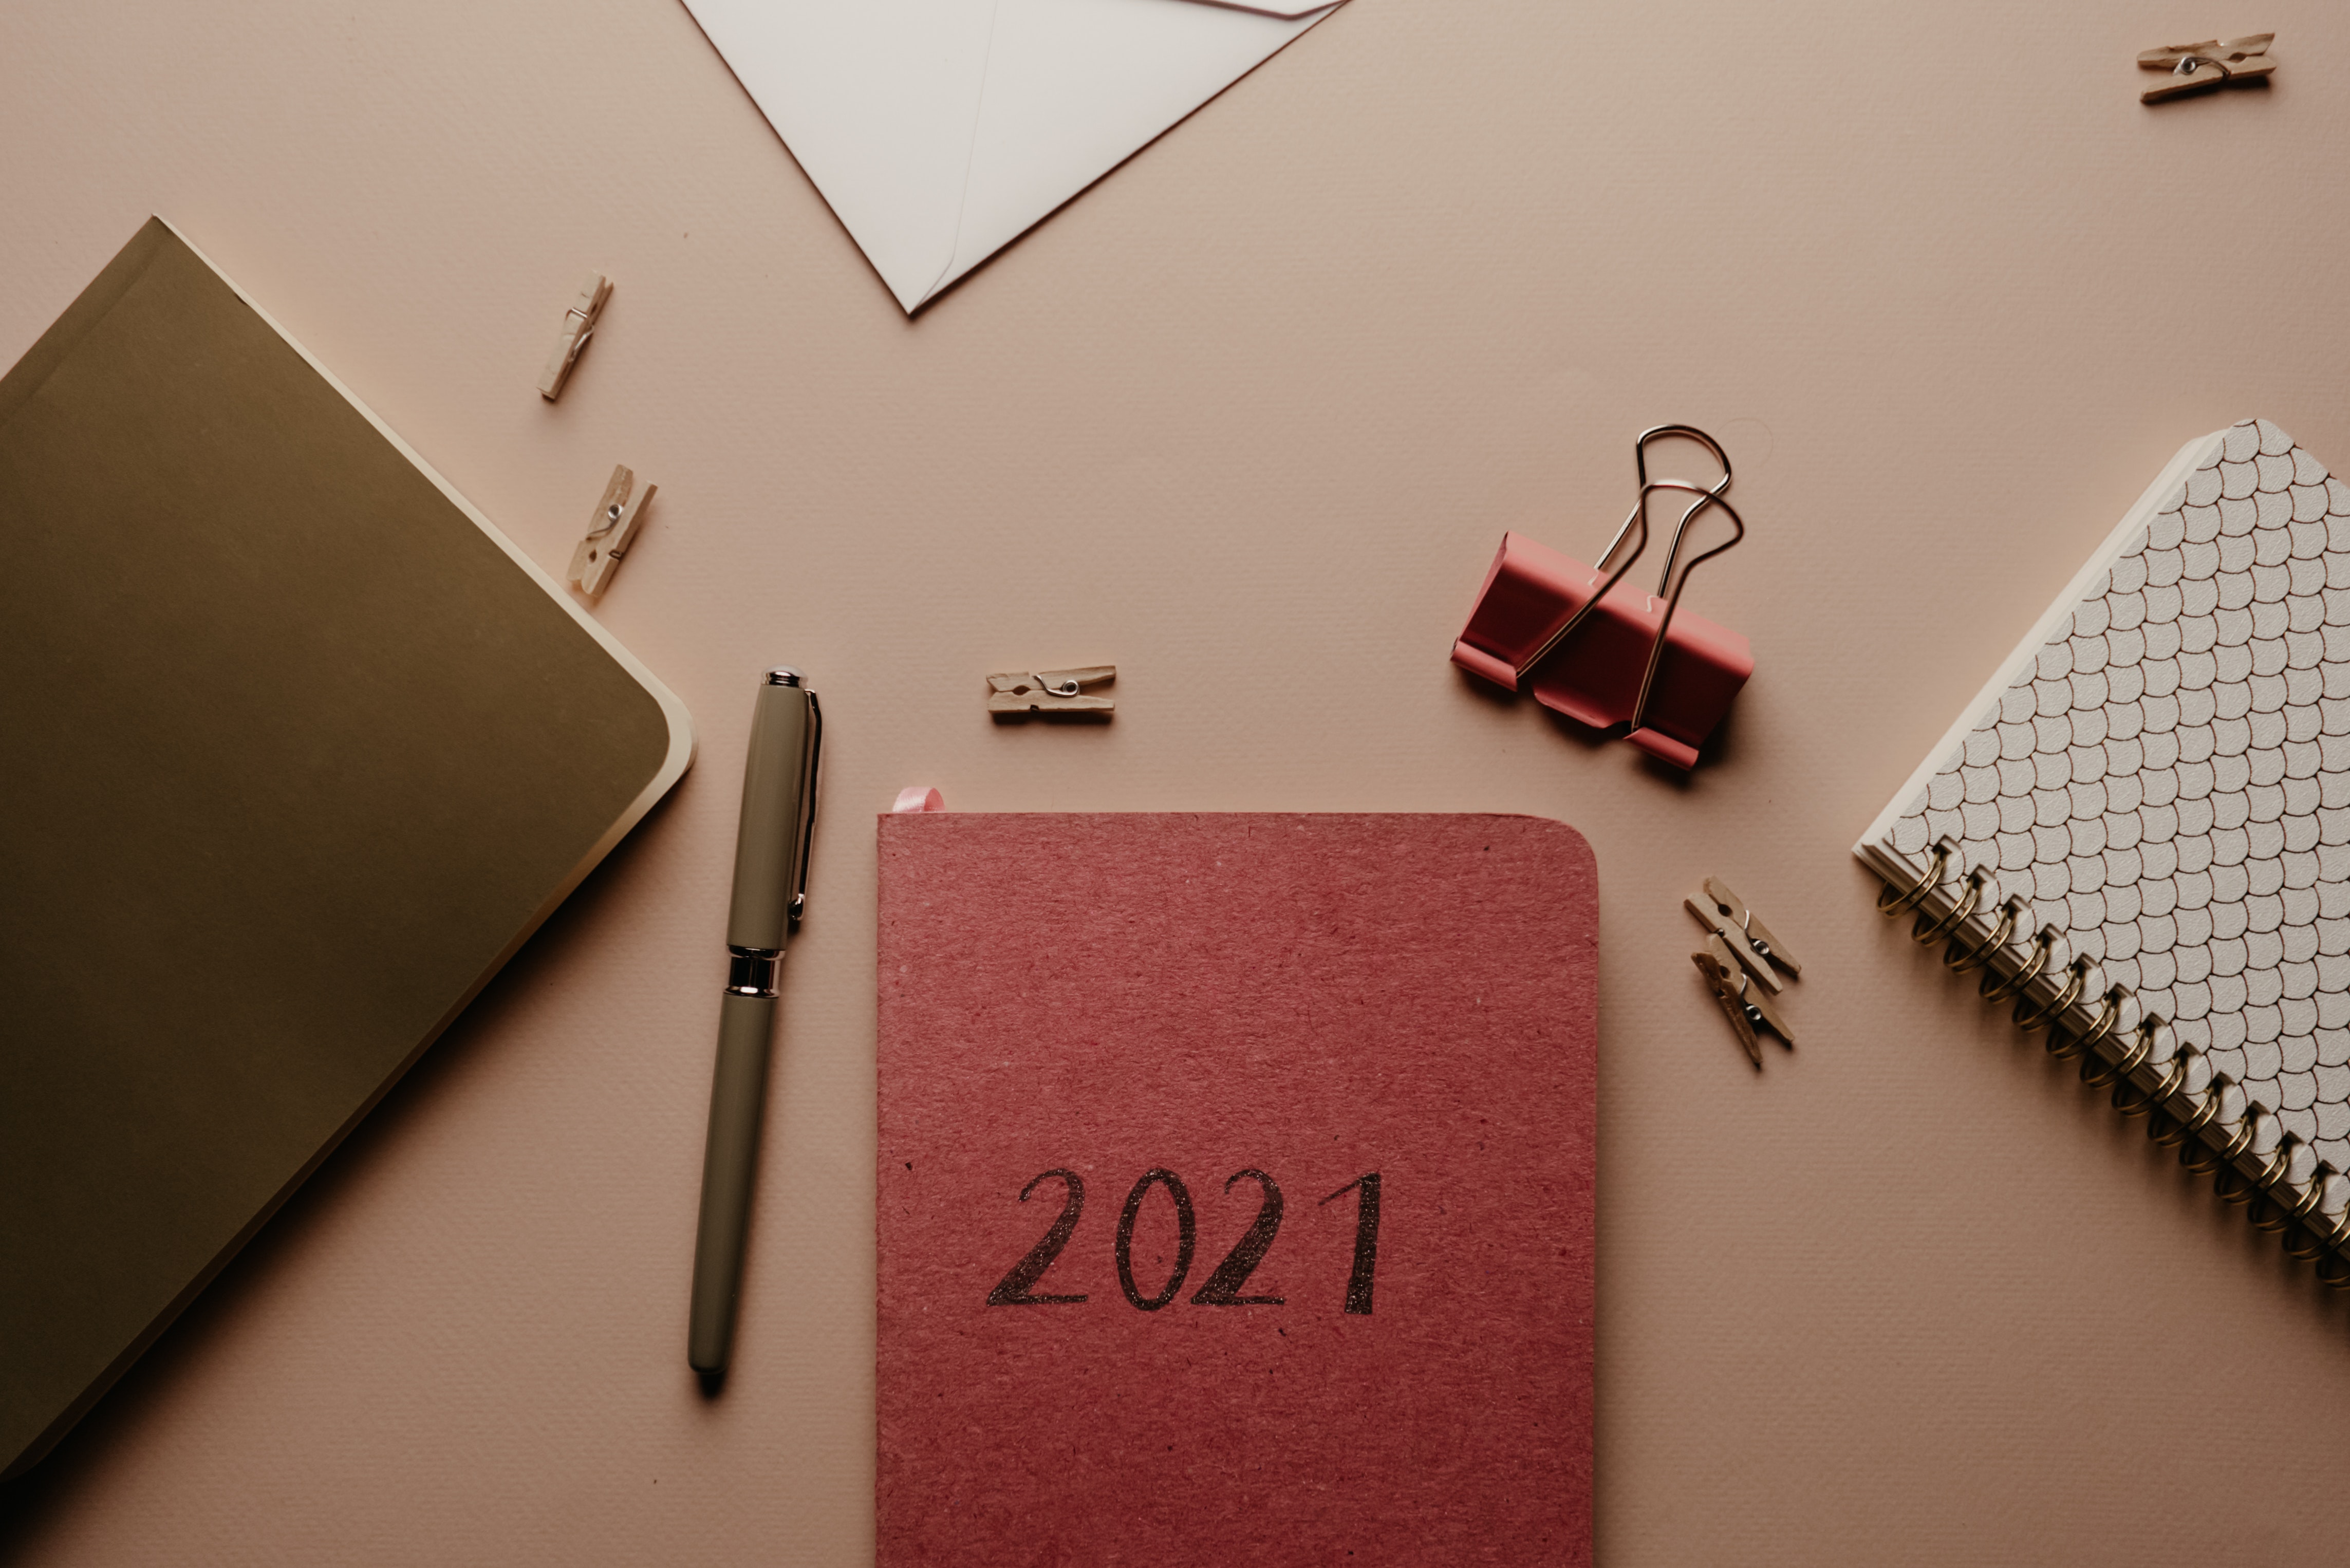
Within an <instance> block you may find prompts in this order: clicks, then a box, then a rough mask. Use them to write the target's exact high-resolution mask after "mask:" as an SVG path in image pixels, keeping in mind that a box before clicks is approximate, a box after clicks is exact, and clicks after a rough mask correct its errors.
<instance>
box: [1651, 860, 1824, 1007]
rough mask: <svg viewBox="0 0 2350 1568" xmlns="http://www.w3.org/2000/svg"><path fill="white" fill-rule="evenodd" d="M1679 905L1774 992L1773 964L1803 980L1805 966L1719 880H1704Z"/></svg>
mask: <svg viewBox="0 0 2350 1568" xmlns="http://www.w3.org/2000/svg"><path fill="white" fill-rule="evenodd" d="M1681 903H1682V905H1683V906H1684V907H1685V908H1687V909H1688V910H1689V912H1690V914H1692V915H1695V916H1696V917H1697V918H1698V923H1699V924H1700V925H1702V926H1703V927H1705V929H1707V930H1710V931H1711V932H1713V933H1714V934H1715V935H1717V936H1719V937H1721V939H1722V940H1724V941H1725V942H1726V943H1727V944H1728V945H1729V948H1730V950H1731V952H1733V953H1735V954H1737V955H1738V960H1739V961H1740V962H1741V963H1742V964H1743V965H1744V966H1745V967H1746V968H1747V970H1748V971H1751V972H1752V974H1753V975H1754V976H1755V977H1756V978H1757V979H1759V980H1761V981H1763V984H1765V985H1767V986H1769V987H1770V988H1771V989H1772V990H1773V991H1776V990H1778V989H1779V978H1778V976H1777V975H1776V974H1774V973H1773V972H1772V968H1771V966H1772V965H1773V964H1776V965H1777V966H1778V967H1779V968H1781V969H1783V970H1785V971H1787V972H1788V973H1789V974H1791V975H1794V977H1795V978H1796V979H1798V980H1800V979H1802V978H1803V974H1804V966H1803V964H1802V963H1801V962H1800V961H1797V959H1796V957H1795V955H1794V953H1792V952H1790V951H1788V950H1787V944H1786V943H1784V942H1783V941H1781V940H1779V939H1778V938H1777V937H1774V936H1773V935H1772V934H1771V928H1770V927H1768V926H1766V925H1764V924H1763V921H1762V918H1761V917H1760V916H1758V915H1756V914H1755V913H1754V911H1753V910H1752V909H1748V908H1747V907H1746V900H1745V899H1743V898H1740V897H1739V896H1738V895H1737V894H1736V893H1735V892H1733V891H1731V887H1730V884H1729V883H1727V882H1724V881H1723V880H1722V879H1721V877H1707V878H1706V879H1705V880H1704V881H1703V882H1700V883H1699V884H1698V888H1697V891H1696V892H1694V893H1691V894H1690V896H1689V897H1688V898H1684V899H1682V900H1681ZM1765 960H1767V961H1768V962H1765Z"/></svg>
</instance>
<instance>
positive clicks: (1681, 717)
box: [1452, 425, 1754, 768]
mask: <svg viewBox="0 0 2350 1568" xmlns="http://www.w3.org/2000/svg"><path fill="white" fill-rule="evenodd" d="M1667 436H1686V437H1688V438H1689V439H1690V440H1691V441H1697V442H1699V443H1700V444H1702V445H1703V446H1704V447H1705V449H1706V450H1707V451H1708V452H1711V453H1713V455H1714V457H1715V458H1716V459H1717V460H1719V461H1720V462H1721V479H1719V480H1718V481H1716V482H1715V483H1714V484H1713V486H1712V487H1711V489H1705V488H1700V486H1698V485H1695V484H1691V483H1689V482H1688V481H1686V480H1680V479H1655V480H1652V479H1650V478H1649V477H1648V443H1649V442H1650V441H1659V440H1662V439H1663V438H1665V437H1667ZM1632 458H1633V463H1634V466H1635V468H1636V469H1637V471H1638V474H1639V479H1640V494H1639V499H1638V500H1637V501H1635V502H1634V503H1633V504H1632V512H1631V515H1629V516H1628V517H1627V518H1625V519H1624V525H1623V526H1622V527H1621V528H1618V529H1617V531H1616V537H1615V538H1613V539H1611V540H1609V541H1608V544H1607V549H1606V550H1605V551H1604V552H1602V553H1601V555H1600V557H1599V565H1598V566H1597V567H1596V568H1594V567H1590V566H1585V565H1584V564H1583V563H1582V562H1580V561H1577V560H1575V559H1574V558H1573V557H1572V556H1563V555H1561V554H1560V553H1559V552H1557V551H1556V550H1554V549H1552V548H1550V547H1549V546H1548V545H1539V544H1536V543H1535V542H1534V540H1532V539H1529V538H1527V537H1526V536H1525V535H1522V534H1515V533H1510V534H1504V535H1502V548H1501V551H1500V553H1499V554H1497V555H1496V556H1494V557H1493V565H1492V570H1490V571H1488V572H1487V573H1486V574H1485V586H1484V587H1482V589H1480V590H1479V591H1478V595H1477V607H1476V608H1475V609H1474V610H1472V611H1471V612H1470V615H1469V624H1468V626H1467V627H1466V628H1463V629H1462V630H1461V639H1460V640H1459V641H1457V642H1455V643H1454V644H1453V645H1452V662H1453V663H1455V664H1458V665H1459V666H1461V668H1462V669H1463V670H1468V671H1470V672H1471V674H1475V675H1482V676H1483V677H1484V678H1485V679H1486V680H1491V681H1493V682H1495V683H1496V684H1498V685H1502V686H1506V687H1508V688H1510V690H1512V691H1531V692H1533V693H1534V697H1535V699H1536V700H1537V701H1540V702H1541V703H1542V704H1543V706H1544V707H1545V708H1551V709H1555V710H1556V711H1559V712H1561V713H1564V714H1565V715H1566V716H1567V717H1568V718H1570V719H1573V720H1575V722H1577V723H1581V724H1588V725H1590V726H1591V727H1592V728H1594V729H1598V730H1612V729H1614V728H1616V727H1617V725H1623V726H1624V727H1625V736H1626V739H1627V740H1629V741H1630V742H1632V743H1633V744H1634V745H1636V746H1638V747H1639V748H1640V750H1642V751H1644V752H1646V753H1648V754H1649V755H1650V756H1652V757H1657V758H1659V759H1661V760H1663V761H1665V762H1668V763H1672V764H1673V765H1674V766H1675V767H1679V768H1689V767H1694V766H1696V764H1697V753H1698V748H1699V747H1700V746H1701V745H1703V744H1704V743H1705V739H1706V737H1707V736H1708V735H1711V734H1712V733H1713V731H1714V726H1715V725H1717V724H1719V723H1721V719H1722V715H1724V714H1725V713H1727V712H1729V711H1730V701H1731V698H1733V697H1735V696H1737V695H1738V689H1739V688H1740V687H1742V686H1743V685H1745V684H1746V678H1747V677H1748V676H1750V675H1752V674H1753V673H1754V654H1753V650H1752V649H1751V648H1750V647H1749V646H1748V644H1747V641H1746V639H1744V638H1742V637H1741V636H1739V635H1738V633H1736V632H1734V631H1731V629H1729V628H1727V627H1720V626H1716V625H1714V624H1713V622H1711V621H1710V620H1706V619H1704V618H1701V617H1700V616H1697V615H1683V616H1676V615H1675V614H1674V611H1675V610H1676V609H1677V608H1678V607H1679V604H1680V597H1681V591H1682V590H1683V589H1684V588H1686V587H1689V579H1690V573H1691V572H1693V571H1695V570H1697V568H1698V567H1699V566H1701V565H1703V564H1704V563H1705V562H1707V561H1710V560H1711V559H1712V558H1713V557H1714V556H1719V555H1721V553H1722V552H1723V551H1724V550H1727V549H1729V548H1730V547H1731V545H1735V544H1737V543H1738V542H1739V541H1740V540H1741V539H1743V538H1744V537H1745V536H1746V522H1745V519H1743V518H1742V517H1740V516H1739V515H1738V513H1737V510H1736V509H1735V508H1734V507H1732V506H1731V504H1730V503H1729V502H1727V501H1725V500H1723V499H1722V492H1723V491H1725V490H1728V489H1729V488H1730V456H1729V454H1728V453H1726V452H1723V451H1722V450H1721V444H1720V443H1719V442H1717V441H1715V440H1714V439H1713V438H1712V437H1711V436H1710V435H1707V434H1706V433H1705V432H1704V431H1700V430H1698V429H1696V428H1694V427H1693V426H1690V425H1659V426H1657V427H1656V428H1655V429H1653V430H1647V431H1641V432H1640V438H1639V440H1638V441H1635V442H1634V443H1633V447H1632ZM1659 490H1678V491H1682V492H1685V493H1689V494H1690V495H1694V496H1696V497H1697V498H1698V499H1697V501H1696V503H1695V504H1693V505H1691V506H1690V509H1689V510H1688V511H1686V512H1684V513H1682V514H1681V518H1680V522H1679V524H1675V526H1674V528H1673V542H1672V547H1671V548H1670V549H1669V550H1668V551H1667V552H1666V554H1665V571H1664V576H1661V577H1659V579H1658V580H1657V591H1656V592H1655V593H1654V594H1649V595H1644V596H1641V597H1633V596H1631V595H1629V594H1617V595H1613V596H1610V594H1609V593H1608V590H1609V589H1610V588H1613V587H1615V586H1616V584H1617V581H1618V580H1619V579H1621V578H1622V576H1624V574H1625V572H1626V571H1627V570H1628V569H1629V568H1630V567H1631V566H1632V563H1633V562H1635V561H1637V560H1638V559H1639V558H1640V553H1641V552H1642V551H1643V550H1645V549H1647V548H1648V497H1649V496H1650V495H1651V494H1652V493H1655V492H1657V491H1659ZM1709 506H1713V507H1719V508H1721V511H1722V512H1724V513H1726V514H1728V515H1729V517H1730V521H1731V523H1732V524H1734V525H1735V526H1736V527H1737V529H1738V532H1737V533H1735V534H1733V535H1731V536H1730V538H1729V539H1728V540H1727V541H1726V542H1724V543H1722V544H1720V545H1715V546H1714V547H1713V548H1712V549H1711V550H1708V551H1706V552H1705V553H1704V554H1703V555H1701V556H1695V557H1693V558H1692V559H1691V560H1690V562H1689V564H1688V565H1687V566H1682V567H1681V568H1680V574H1679V577H1678V578H1676V577H1675V576H1674V572H1673V568H1674V566H1675V565H1676V564H1677V563H1678V562H1679V559H1680V553H1681V539H1682V536H1683V535H1685V534H1687V533H1688V531H1689V525H1690V519H1692V518H1694V517H1695V516H1696V515H1697V514H1699V513H1700V512H1703V511H1704V510H1705V509H1706V508H1707V507H1709ZM1636 528H1637V529H1638V535H1637V537H1635V536H1634V530H1635V529H1636ZM1627 537H1630V538H1633V545H1632V548H1631V551H1630V553H1629V554H1627V556H1625V557H1624V559H1623V561H1622V562H1621V563H1620V564H1618V565H1617V566H1616V567H1615V568H1614V570H1612V571H1611V570H1609V569H1608V563H1609V562H1610V561H1612V560H1614V559H1615V558H1616V553H1617V550H1619V549H1621V548H1622V547H1623V545H1624V541H1625V540H1626V539H1627ZM1602 574H1605V575H1604V576H1603V575H1602ZM1636 671H1637V673H1636Z"/></svg>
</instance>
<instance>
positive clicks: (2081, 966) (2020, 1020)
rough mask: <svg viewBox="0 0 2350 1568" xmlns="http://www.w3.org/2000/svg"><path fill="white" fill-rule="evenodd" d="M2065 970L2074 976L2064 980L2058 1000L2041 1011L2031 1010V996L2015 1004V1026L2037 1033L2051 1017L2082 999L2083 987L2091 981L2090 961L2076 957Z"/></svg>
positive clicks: (2027, 1032) (2057, 994) (2057, 996)
mask: <svg viewBox="0 0 2350 1568" xmlns="http://www.w3.org/2000/svg"><path fill="white" fill-rule="evenodd" d="M2064 972H2065V973H2066V974H2069V975H2071V976H2072V977H2073V978H2072V979H2071V980H2068V981H2065V982H2064V990H2062V991H2060V992H2057V993H2056V1000H2055V1001H2054V1002H2050V1003H2049V1004H2048V1005H2047V1006H2045V1007H2043V1008H2042V1009H2041V1010H2040V1011H2039V1012H2031V1007H2032V999H2031V998H2030V997H2029V996H2027V997H2024V998H2023V999H2022V1001H2020V1002H2017V1003H2016V1004H2015V1013H2014V1017H2015V1026H2016V1027H2017V1028H2018V1029H2021V1030H2022V1031H2023V1032H2024V1033H2026V1034H2036V1033H2039V1032H2040V1031H2041V1030H2043V1029H2044V1028H2046V1027H2047V1026H2048V1023H2049V1021H2050V1020H2051V1019H2053V1018H2054V1017H2055V1016H2056V1015H2057V1014H2058V1013H2060V1012H2064V1010H2065V1009H2066V1008H2068V1007H2070V1006H2072V1005H2073V1003H2074V1002H2077V1001H2079V1000H2080V997H2081V988H2082V987H2084V986H2085V985H2087V984H2088V983H2089V961H2088V960H2087V959H2085V958H2076V959H2074V961H2072V962H2071V963H2068V964H2066V965H2065V966H2064ZM2027 1014H2028V1016H2027Z"/></svg>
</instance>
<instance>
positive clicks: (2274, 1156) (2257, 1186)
mask: <svg viewBox="0 0 2350 1568" xmlns="http://www.w3.org/2000/svg"><path fill="white" fill-rule="evenodd" d="M2244 1120H2245V1123H2246V1124H2247V1125H2248V1126H2250V1127H2251V1129H2252V1133H2253V1136H2254V1137H2258V1136H2259V1134H2260V1120H2261V1118H2260V1116H2259V1114H2258V1113H2257V1112H2254V1111H2250V1110H2248V1111H2246V1112H2245V1115H2244ZM2300 1142H2301V1139H2300V1138H2299V1137H2295V1136H2294V1135H2293V1134H2292V1133H2289V1132H2288V1133H2283V1134H2281V1135H2280V1136H2279V1137H2278V1138H2277V1146H2276V1147H2275V1148H2274V1149H2273V1150H2272V1151H2271V1152H2270V1155H2269V1162H2268V1163H2267V1164H2266V1165H2264V1166H2262V1167H2261V1168H2260V1169H2259V1170H2257V1171H2255V1172H2253V1173H2252V1174H2251V1175H2250V1176H2246V1175H2245V1174H2244V1173H2243V1172H2242V1171H2241V1170H2238V1169H2237V1168H2236V1167H2235V1163H2234V1162H2233V1161H2232V1160H2231V1161H2230V1162H2229V1163H2227V1164H2225V1165H2222V1166H2221V1167H2220V1175H2219V1179H2217V1180H2216V1181H2214V1182H2213V1183H2212V1185H2213V1186H2214V1187H2216V1188H2217V1189H2219V1192H2220V1197H2222V1198H2224V1199H2227V1200H2228V1201H2229V1202H2230V1203H2236V1204H2244V1203H2250V1202H2251V1200H2252V1199H2255V1198H2260V1197H2263V1196H2265V1195H2266V1194H2267V1193H2268V1191H2269V1190H2270V1189H2272V1188H2273V1187H2275V1186H2276V1184H2277V1183H2278V1182H2279V1181H2281V1180H2282V1179H2284V1177H2285V1175H2286V1173H2287V1172H2289V1171H2291V1170H2292V1169H2293V1147H2294V1146H2295V1145H2297V1144H2299V1143H2300ZM2244 1150H2245V1152H2247V1153H2249V1152H2251V1144H2249V1143H2247V1144H2246V1145H2245V1146H2244ZM2252 1222H2253V1223H2254V1224H2256V1225H2258V1224H2259V1223H2260V1216H2259V1214H2258V1212H2257V1211H2255V1212H2254V1214H2253V1216H2252ZM2262 1229H2263V1230H2265V1229H2267V1227H2265V1226H2262Z"/></svg>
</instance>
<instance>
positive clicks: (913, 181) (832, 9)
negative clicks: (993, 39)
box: [685, 0, 994, 310]
mask: <svg viewBox="0 0 2350 1568" xmlns="http://www.w3.org/2000/svg"><path fill="white" fill-rule="evenodd" d="M685 5H686V9H687V10H688V11H690V12H691V13H692V16H693V19H694V20H695V21H696V22H697V23H699V24H700V25H701V26H702V32H703V33H704V34H706V35H707V36H709V39H710V41H711V43H712V44H713V45H714V46H716V47H717V49H718V52H719V54H720V55H721V56H723V57H724V59H725V61H726V64H727V66H728V67H729V68H731V69H732V70H733V73H734V77H735V79H736V80H738V81H740V82H741V83H742V84H743V90H744V91H746V92H748V93H749V94H750V95H751V98H752V100H753V101H754V103H756V104H757V105H758V106H759V112H760V113H762V114H764V116H766V119H767V123H768V124H770V125H772V126H774V127H775V133H776V134H777V135H778V136H781V137H782V138H783V139H784V143H785V146H786V147H788V148H789V149H790V150H791V153H792V156H793V157H794V158H795V159H796V160H798V161H799V165H800V167H801V168H802V169H803V170H804V171H806V173H807V177H808V178H809V180H811V181H812V182H815V184H816V189H817V191H819V192H822V193H823V196H824V199H825V201H826V202H828V203H829V204H830V205H831V207H832V210H833V213H834V215H835V216H837V217H838V218H839V220H840V221H841V223H842V224H843V225H844V226H845V227H846V228H847V230H848V232H849V233H850V234H852V235H854V236H855V237H856V240H857V243H858V245H859V246H860V247H862V248H863V250H864V252H865V254H866V255H867V256H868V258H869V259H870V260H871V261H872V263H873V267H874V270H875V271H877V272H879V274H880V275H881V280H882V282H884V283H886V284H887V285H889V292H890V293H892V294H894V295H896V296H898V300H899V303H900V304H901V305H903V306H905V307H906V308H907V309H909V310H911V309H912V308H913V307H914V306H916V305H918V304H920V302H921V300H922V299H923V297H924V296H927V295H928V294H929V293H930V292H931V289H932V287H933V286H935V285H936V284H937V282H938V280H939V276H940V275H941V273H942V272H944V271H945V269H946V266H947V263H948V261H949V259H950V258H951V256H952V255H953V254H954V242H955V231H956V227H957V224H958V221H959V218H960V214H961V211H962V187H963V177H964V173H965V171H966V170H967V169H968V168H969V166H970V162H971V143H972V132H973V129H974V127H975V126H976V124H977V121H978V116H979V104H980V96H981V93H982V90H983V88H984V86H985V82H986V77H987V55H988V36H989V33H990V31H991V29H992V27H993V21H994V5H993V0H847V3H844V0H685Z"/></svg>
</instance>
